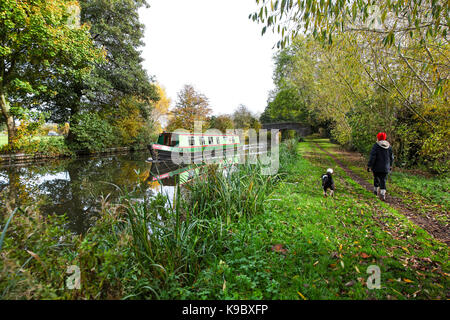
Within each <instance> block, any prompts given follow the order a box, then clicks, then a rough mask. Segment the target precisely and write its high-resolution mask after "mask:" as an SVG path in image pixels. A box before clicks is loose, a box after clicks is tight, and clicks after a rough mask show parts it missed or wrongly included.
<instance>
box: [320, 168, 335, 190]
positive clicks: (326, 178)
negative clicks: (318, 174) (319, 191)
mask: <svg viewBox="0 0 450 320" xmlns="http://www.w3.org/2000/svg"><path fill="white" fill-rule="evenodd" d="M322 187H323V195H324V196H325V197H326V196H327V190H328V189H330V196H332V197H334V181H333V169H331V168H328V169H327V173H326V174H323V175H322Z"/></svg>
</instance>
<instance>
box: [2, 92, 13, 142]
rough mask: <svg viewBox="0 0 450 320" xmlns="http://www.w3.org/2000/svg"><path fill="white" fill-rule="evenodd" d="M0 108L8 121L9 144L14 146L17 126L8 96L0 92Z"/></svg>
mask: <svg viewBox="0 0 450 320" xmlns="http://www.w3.org/2000/svg"><path fill="white" fill-rule="evenodd" d="M0 108H1V111H2V115H3V117H4V118H5V120H6V128H7V129H8V144H9V145H12V143H13V141H14V137H15V136H16V125H15V123H14V117H13V116H12V114H11V112H10V105H9V102H8V100H6V94H5V93H4V92H3V91H0Z"/></svg>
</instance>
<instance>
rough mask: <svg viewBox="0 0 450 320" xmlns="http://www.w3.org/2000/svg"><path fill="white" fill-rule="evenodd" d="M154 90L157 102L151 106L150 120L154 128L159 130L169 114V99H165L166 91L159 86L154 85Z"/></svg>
mask: <svg viewBox="0 0 450 320" xmlns="http://www.w3.org/2000/svg"><path fill="white" fill-rule="evenodd" d="M156 88H157V90H158V95H159V100H158V101H157V102H156V103H155V104H154V105H153V110H152V120H153V122H154V123H155V126H157V127H159V128H158V129H161V126H162V122H163V121H164V120H166V119H164V118H165V117H166V116H167V114H168V113H169V106H170V98H169V97H167V93H166V90H165V89H164V87H162V86H161V85H160V84H156Z"/></svg>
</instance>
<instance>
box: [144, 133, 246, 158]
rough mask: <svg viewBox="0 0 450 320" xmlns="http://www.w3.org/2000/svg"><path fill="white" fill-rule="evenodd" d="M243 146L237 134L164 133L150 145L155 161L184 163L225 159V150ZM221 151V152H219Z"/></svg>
mask: <svg viewBox="0 0 450 320" xmlns="http://www.w3.org/2000/svg"><path fill="white" fill-rule="evenodd" d="M240 145H241V143H240V138H239V135H237V134H222V135H214V134H201V133H199V134H192V133H172V132H163V133H161V134H160V135H159V137H158V141H157V142H156V143H153V144H149V145H148V149H149V150H150V153H151V156H152V158H153V161H155V160H156V161H172V159H174V157H177V156H178V157H180V158H183V159H184V162H190V163H192V162H195V163H199V162H203V160H206V159H214V158H216V157H221V158H223V156H224V154H225V149H229V148H237V147H239V146H240ZM218 151H221V152H218Z"/></svg>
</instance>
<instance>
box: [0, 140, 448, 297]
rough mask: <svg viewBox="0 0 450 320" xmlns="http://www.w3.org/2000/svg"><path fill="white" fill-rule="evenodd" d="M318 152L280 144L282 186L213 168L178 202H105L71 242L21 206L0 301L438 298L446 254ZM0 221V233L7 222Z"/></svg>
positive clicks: (253, 170) (6, 248) (58, 226)
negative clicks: (72, 269) (326, 186)
mask: <svg viewBox="0 0 450 320" xmlns="http://www.w3.org/2000/svg"><path fill="white" fill-rule="evenodd" d="M289 143H290V142H289ZM313 145H314V142H311V141H307V142H305V143H302V144H300V145H298V144H297V142H296V141H292V145H291V146H289V145H285V144H283V145H282V146H281V151H282V154H286V155H288V156H287V157H286V158H284V159H285V160H286V159H289V161H288V162H283V163H282V166H281V167H282V168H283V170H284V171H283V172H284V173H283V179H279V177H277V178H275V177H264V176H261V175H260V174H259V170H258V166H253V167H250V166H248V167H243V168H242V169H243V170H242V172H241V171H240V170H238V171H236V172H234V173H233V172H230V173H229V174H230V176H228V175H226V176H223V175H222V174H221V172H219V171H214V167H211V168H210V170H211V171H209V172H208V173H210V174H208V175H207V177H208V178H209V179H210V181H209V182H210V183H209V184H205V183H204V181H202V180H196V182H194V184H193V185H189V187H190V192H191V195H190V196H189V193H188V194H186V195H184V194H178V195H177V199H178V200H176V201H175V203H167V202H166V201H167V199H166V198H165V197H164V196H162V195H159V196H157V197H155V198H152V199H145V200H144V201H142V202H139V201H136V200H134V199H132V197H130V196H127V195H126V194H125V195H124V197H123V198H122V199H121V200H120V203H116V204H112V203H108V202H105V201H103V202H102V210H101V212H100V213H99V216H98V219H97V221H96V223H95V225H93V226H92V227H91V229H90V230H89V231H88V232H87V233H86V234H85V235H73V234H71V233H70V232H69V231H68V230H67V229H66V228H65V224H67V219H66V218H65V217H57V216H47V217H43V216H41V215H40V214H39V213H38V208H36V207H35V206H34V207H29V208H26V209H24V212H25V214H19V213H16V215H15V216H14V217H13V218H12V219H11V223H10V224H9V227H8V229H7V231H6V233H5V238H4V242H3V246H2V247H1V250H2V251H1V254H2V258H3V260H2V262H3V264H1V265H0V268H1V269H0V272H1V276H2V279H5V281H0V297H1V298H2V299H17V298H27V299H150V298H152V299H155V298H156V299H158V298H159V299H302V296H303V297H305V298H306V299H432V298H439V297H440V298H445V294H446V289H445V288H446V287H447V286H448V279H447V277H446V274H445V271H446V270H448V253H449V251H448V247H447V246H446V245H445V244H442V243H439V242H437V241H436V240H434V239H433V238H432V237H431V236H430V235H428V234H427V233H426V232H424V231H423V230H422V229H420V228H418V227H416V226H415V225H413V224H411V223H410V222H409V221H408V220H407V219H406V218H405V217H403V216H402V215H400V214H399V213H398V212H397V211H396V210H394V209H392V208H390V207H389V206H387V205H385V204H384V203H382V202H381V201H378V200H374V199H373V196H372V195H371V193H369V192H367V191H365V190H364V189H362V188H361V187H360V186H359V185H357V184H356V183H354V182H353V181H352V180H351V179H349V178H348V177H346V176H345V173H344V171H343V170H341V169H339V168H338V167H337V166H336V165H335V163H334V162H333V160H332V159H331V158H329V157H328V156H325V155H324V154H323V153H321V152H320V151H318V149H316V148H315V147H313ZM299 153H300V155H301V156H300V155H299ZM282 161H284V160H282ZM328 166H329V167H333V168H336V170H335V181H336V185H337V190H336V196H335V198H334V199H324V198H323V196H322V192H321V190H320V183H319V177H320V174H321V173H323V169H324V168H326V167H328ZM402 179H403V178H402ZM413 180H415V179H413ZM417 181H423V179H418V180H417ZM213 182H216V185H214V184H213ZM275 182H276V183H275ZM197 183H198V185H197ZM411 186H412V188H413V189H415V188H416V187H417V188H418V189H425V188H424V187H423V186H418V185H417V186H416V185H415V184H414V183H413V184H411ZM438 187H441V186H439V183H438V182H436V183H435V185H434V187H433V190H434V189H436V190H437V189H438ZM441 189H442V188H441ZM433 192H434V191H433ZM440 192H441V193H442V191H440ZM247 193H249V194H250V195H247ZM444 193H445V192H444ZM204 194H208V195H209V196H210V199H211V200H210V202H208V201H206V200H205V197H204ZM436 199H439V198H436ZM437 201H440V200H437ZM239 202H242V203H239ZM194 213H195V214H194ZM8 216H9V215H8ZM0 219H1V220H0V224H1V225H2V226H3V225H5V221H6V220H7V219H8V217H6V216H0ZM379 221H382V222H383V224H380V223H379ZM405 235H406V236H405ZM405 259H408V260H405ZM405 261H411V262H414V263H407V264H406V266H405ZM370 264H377V265H379V266H380V268H381V272H382V290H367V287H366V284H365V281H366V280H367V277H368V274H366V268H367V266H368V265H370ZM71 265H76V266H79V267H80V271H81V277H82V278H81V290H69V289H68V288H67V286H66V283H65V281H66V279H67V277H68V274H67V273H66V270H67V267H68V266H71ZM398 279H400V280H398ZM419 289H423V290H419ZM299 293H300V294H301V295H300V294H299Z"/></svg>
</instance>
